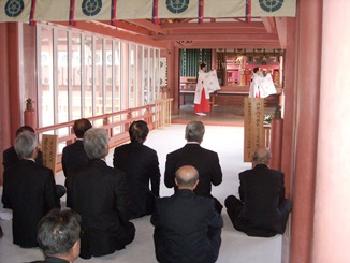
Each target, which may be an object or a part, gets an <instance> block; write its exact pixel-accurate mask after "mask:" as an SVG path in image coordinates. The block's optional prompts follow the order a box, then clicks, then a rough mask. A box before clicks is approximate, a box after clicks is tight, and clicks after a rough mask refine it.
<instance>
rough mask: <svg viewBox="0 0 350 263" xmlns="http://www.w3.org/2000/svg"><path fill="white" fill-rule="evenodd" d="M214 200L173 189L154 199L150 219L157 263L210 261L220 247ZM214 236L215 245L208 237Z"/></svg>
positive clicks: (198, 262)
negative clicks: (154, 205)
mask: <svg viewBox="0 0 350 263" xmlns="http://www.w3.org/2000/svg"><path fill="white" fill-rule="evenodd" d="M214 206H215V205H214V200H213V199H210V198H206V197H203V196H198V195H196V194H194V193H193V192H192V191H190V190H177V191H176V193H175V194H174V195H173V196H171V197H170V198H162V199H159V200H157V203H156V210H155V213H154V214H153V215H152V218H151V222H152V223H153V224H154V225H155V232H154V241H155V247H156V255H157V260H158V261H159V262H161V263H212V262H215V261H216V258H217V254H218V250H219V247H220V233H221V228H222V218H221V216H220V215H219V214H218V213H217V212H216V210H215V207H214ZM213 237H215V238H216V239H218V240H216V241H215V244H216V247H215V246H213V245H212V240H211V238H213Z"/></svg>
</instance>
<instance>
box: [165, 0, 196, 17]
mask: <svg viewBox="0 0 350 263" xmlns="http://www.w3.org/2000/svg"><path fill="white" fill-rule="evenodd" d="M189 2H190V1H189V0H166V2H165V4H166V8H167V9H168V10H169V11H170V12H171V13H173V14H180V13H183V12H185V11H186V10H187V8H188V4H189Z"/></svg>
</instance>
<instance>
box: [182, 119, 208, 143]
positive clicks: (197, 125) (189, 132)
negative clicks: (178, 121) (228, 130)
mask: <svg viewBox="0 0 350 263" xmlns="http://www.w3.org/2000/svg"><path fill="white" fill-rule="evenodd" d="M204 132H205V128H204V124H203V122H201V121H190V122H189V123H188V124H187V126H186V140H187V141H188V142H198V143H201V142H202V141H203V135H204Z"/></svg>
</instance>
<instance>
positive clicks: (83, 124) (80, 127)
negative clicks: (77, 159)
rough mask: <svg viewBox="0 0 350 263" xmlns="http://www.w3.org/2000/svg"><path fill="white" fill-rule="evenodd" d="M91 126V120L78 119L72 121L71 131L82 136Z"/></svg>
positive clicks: (79, 136)
mask: <svg viewBox="0 0 350 263" xmlns="http://www.w3.org/2000/svg"><path fill="white" fill-rule="evenodd" d="M91 127H92V126H91V122H90V121H89V120H88V119H79V120H76V121H75V122H74V126H73V131H74V134H75V135H76V136H77V137H78V138H84V134H85V132H86V131H87V130H89V129H90V128H91Z"/></svg>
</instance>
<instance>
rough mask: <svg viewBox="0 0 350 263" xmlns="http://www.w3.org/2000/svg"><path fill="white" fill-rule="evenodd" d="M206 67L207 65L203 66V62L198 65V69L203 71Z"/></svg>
mask: <svg viewBox="0 0 350 263" xmlns="http://www.w3.org/2000/svg"><path fill="white" fill-rule="evenodd" d="M206 66H207V64H205V63H204V62H202V63H201V64H200V65H199V67H200V69H203V68H205V67H206Z"/></svg>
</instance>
